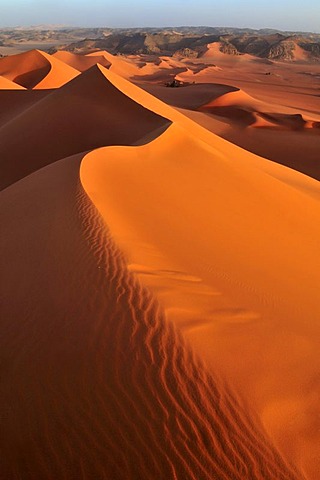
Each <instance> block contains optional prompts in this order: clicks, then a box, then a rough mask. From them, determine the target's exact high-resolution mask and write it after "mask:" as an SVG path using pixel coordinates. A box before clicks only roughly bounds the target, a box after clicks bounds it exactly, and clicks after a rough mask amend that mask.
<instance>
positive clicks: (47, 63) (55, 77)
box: [0, 50, 79, 89]
mask: <svg viewBox="0 0 320 480" xmlns="http://www.w3.org/2000/svg"><path fill="white" fill-rule="evenodd" d="M78 74H79V72H78V71H77V70H75V69H74V68H72V67H70V66H69V65H66V64H65V63H63V62H61V61H60V60H58V59H56V58H54V57H52V56H51V55H48V54H47V53H45V52H41V51H40V50H31V51H29V52H25V53H20V54H18V55H11V56H8V57H4V58H0V75H2V76H3V77H5V78H7V79H8V80H11V81H13V82H15V83H18V84H19V85H22V86H23V87H25V88H39V89H40V88H41V89H45V88H58V87H60V86H61V85H63V84H64V83H66V82H68V81H69V80H71V79H72V78H74V77H76V76H77V75H78Z"/></svg>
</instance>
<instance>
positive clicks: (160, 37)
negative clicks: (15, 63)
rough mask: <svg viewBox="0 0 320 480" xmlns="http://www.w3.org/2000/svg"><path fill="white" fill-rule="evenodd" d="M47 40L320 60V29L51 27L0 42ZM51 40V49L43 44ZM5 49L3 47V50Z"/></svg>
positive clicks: (67, 45) (137, 50)
mask: <svg viewBox="0 0 320 480" xmlns="http://www.w3.org/2000/svg"><path fill="white" fill-rule="evenodd" d="M23 42H34V43H37V42H38V43H39V44H41V42H44V46H43V47H42V49H46V50H47V51H49V52H50V53H53V52H55V51H57V50H62V49H63V50H68V51H70V52H75V53H87V52H90V51H92V50H97V49H102V50H108V51H110V52H111V53H113V54H125V55H130V54H155V55H169V56H172V55H175V56H185V57H192V58H195V57H201V56H202V55H203V54H204V53H205V52H206V51H207V45H208V44H213V43H217V44H218V47H219V49H220V51H221V52H223V53H225V54H228V55H243V54H249V55H254V56H256V57H260V58H266V59H270V60H276V61H312V62H318V61H320V34H313V33H305V32H278V31H276V30H271V29H264V30H253V29H237V28H220V27H219V28H217V27H176V28H162V29H161V28H144V29H138V28H133V29H109V28H88V29H86V28H62V27H61V28H57V29H56V30H55V29H54V27H53V28H51V29H48V30H45V29H44V28H43V27H41V28H34V29H30V28H29V29H22V28H17V29H2V30H0V45H2V46H14V45H19V44H20V45H21V44H22V43H23ZM46 45H47V48H45V47H46ZM0 53H1V52H0Z"/></svg>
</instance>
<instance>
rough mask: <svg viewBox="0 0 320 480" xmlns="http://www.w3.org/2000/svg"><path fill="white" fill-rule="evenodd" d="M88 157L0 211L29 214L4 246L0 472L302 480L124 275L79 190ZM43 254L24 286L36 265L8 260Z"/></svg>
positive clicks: (9, 197) (32, 182)
mask: <svg viewBox="0 0 320 480" xmlns="http://www.w3.org/2000/svg"><path fill="white" fill-rule="evenodd" d="M79 162H80V158H79V156H75V157H72V158H70V159H66V160H63V161H60V162H57V163H55V164H54V165H52V166H49V167H45V168H44V169H42V170H41V171H39V172H36V173H34V174H32V175H30V176H29V177H27V178H26V179H24V180H23V181H21V182H19V183H20V185H18V186H19V188H17V184H15V185H13V186H12V187H10V188H8V189H7V190H6V191H4V192H3V203H2V204H3V209H4V210H3V211H2V212H1V213H2V216H3V217H6V215H9V214H10V216H11V218H12V217H13V218H17V216H18V215H19V214H20V215H22V219H21V220H20V222H15V221H14V220H13V221H12V222H11V233H12V237H11V239H10V241H9V242H5V243H4V245H2V247H3V250H2V251H4V252H5V254H6V258H7V262H6V270H7V271H6V273H7V277H8V285H7V288H6V289H5V292H4V293H5V297H4V298H5V300H6V301H5V302H4V303H5V309H6V308H7V309H8V311H11V316H10V315H4V317H3V320H2V335H1V351H2V355H3V365H4V371H5V372H6V375H5V378H4V381H3V382H2V392H1V398H2V399H3V401H4V403H5V405H6V409H5V410H4V413H5V415H4V419H3V428H2V437H1V448H2V451H4V452H5V455H4V458H6V462H5V463H2V466H1V477H2V478H10V479H38V478H41V479H52V478H59V479H70V478H83V479H93V478H103V479H108V480H109V479H112V480H117V479H119V480H125V479H126V480H128V479H136V480H144V479H145V480H149V479H151V478H152V479H153V478H156V479H159V480H160V479H163V480H167V479H172V480H185V479H190V480H191V479H192V480H199V479H201V480H212V479H219V480H220V479H222V480H230V479H235V480H243V479H244V478H246V479H248V480H251V479H255V480H260V479H263V480H266V479H270V480H271V479H272V480H274V479H279V480H280V479H281V480H290V479H292V480H294V479H297V478H300V477H299V476H298V474H296V473H295V472H294V471H293V470H291V469H290V468H289V467H288V466H287V465H286V464H285V462H284V461H283V460H282V459H281V457H280V456H279V454H278V453H277V452H276V451H275V450H274V448H273V447H272V445H271V444H270V443H269V440H268V439H267V438H266V437H265V436H264V434H263V432H262V431H261V430H260V428H259V426H258V425H257V424H256V422H255V421H254V420H253V419H252V418H250V414H249V412H248V411H247V409H245V407H243V406H242V405H241V402H239V401H238V400H237V399H236V398H235V397H234V396H233V395H232V394H231V393H230V392H228V390H227V389H226V388H225V387H224V385H223V383H222V382H221V381H219V380H217V379H215V378H214V377H213V376H212V375H210V374H209V373H208V372H207V371H206V368H205V367H204V366H203V365H202V363H201V362H200V361H199V360H197V359H196V358H195V356H194V354H193V352H192V350H191V349H190V348H189V346H188V345H186V344H185V342H184V340H183V338H182V337H181V335H180V334H179V333H178V331H177V330H176V329H175V328H174V326H173V324H171V323H168V322H167V320H166V319H165V316H164V314H163V312H162V310H161V308H160V306H159V304H158V303H157V301H156V300H155V299H154V298H153V297H152V296H151V294H150V293H149V292H148V290H146V289H145V288H144V287H143V286H142V285H141V284H140V283H139V282H138V281H137V280H136V279H135V278H134V277H133V275H132V274H131V273H130V272H129V271H128V270H127V268H126V263H125V260H124V258H123V256H122V255H121V253H120V251H119V250H118V248H117V247H116V245H115V244H114V242H113V240H112V238H111V236H110V234H109V233H108V231H107V230H106V227H105V226H104V223H103V221H102V220H101V219H100V217H99V215H98V214H97V212H96V210H95V208H94V206H93V205H92V204H91V202H90V201H89V199H88V198H87V196H86V194H85V193H84V192H83V190H82V187H81V185H80V184H79V181H78V168H79ZM62 178H63V181H62V180H61V179H62ZM49 186H50V188H49ZM58 186H59V188H58ZM22 198H23V199H24V203H23V204H22V205H21V202H17V199H20V200H21V199H22ZM44 198H45V199H46V208H45V209H44V208H43V200H44ZM30 211H32V212H33V218H34V222H33V224H32V226H31V225H30V223H29V222H28V221H27V220H26V218H28V215H30ZM7 212H9V214H8V213H7ZM48 215H50V218H51V226H50V228H49V230H47V228H48V223H47V219H48ZM70 218H72V221H70ZM18 232H20V233H23V238H24V244H23V245H20V247H19V249H17V244H19V240H18ZM62 233H63V236H64V242H61V234H62ZM36 238H37V243H36V244H35V239H36ZM39 249H41V250H43V249H44V250H45V251H46V256H45V257H44V258H43V262H42V263H41V264H37V266H36V267H35V266H34V265H32V268H33V269H34V276H33V278H32V281H31V283H30V285H29V287H28V288H25V285H24V282H23V277H24V275H25V274H26V271H27V268H28V267H27V266H24V265H23V266H20V267H19V265H18V266H17V264H19V258H18V259H16V262H15V263H14V265H15V266H12V265H13V263H12V260H13V255H16V254H17V251H18V252H19V253H18V256H19V255H22V256H23V255H24V254H25V252H26V251H28V252H29V255H30V258H31V257H32V254H33V253H34V251H38V250H39ZM29 268H30V266H29ZM12 270H13V272H12ZM17 270H20V271H19V274H20V275H17V273H18V272H17ZM11 283H13V284H14V285H15V294H18V295H19V298H20V302H18V303H16V304H13V298H12V285H11ZM61 284H62V285H63V291H60V285H61ZM53 286H54V287H53ZM52 288H56V289H58V291H60V296H59V300H58V304H57V303H56V301H55V300H53V299H52V293H53V290H52ZM10 292H11V293H10ZM5 313H6V310H5ZM13 379H14V381H13Z"/></svg>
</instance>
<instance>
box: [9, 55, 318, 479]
mask: <svg viewBox="0 0 320 480" xmlns="http://www.w3.org/2000/svg"><path fill="white" fill-rule="evenodd" d="M99 55H100V56H101V55H103V57H104V58H106V59H107V60H108V61H109V59H110V57H111V56H110V55H109V54H107V52H96V53H95V54H94V55H92V56H93V57H95V56H98V57H99ZM21 58H22V60H23V61H22V63H23V62H24V59H25V58H26V57H21ZM28 58H29V60H30V64H29V67H30V65H31V64H32V62H34V61H35V58H36V60H37V62H38V60H39V64H40V63H41V62H40V59H39V56H38V55H37V54H34V53H32V55H30V56H29V57H28ZM43 58H46V56H44V57H43ZM65 58H66V57H65ZM16 60H17V59H16ZM16 60H15V61H16ZM78 60H79V62H80V63H81V64H82V65H83V67H84V66H85V65H86V64H87V63H86V62H87V60H83V61H82V60H81V59H77V61H78ZM112 60H113V63H112ZM15 61H14V60H12V58H11V60H10V62H8V63H7V65H9V64H10V69H11V72H13V71H14V70H15V69H16V72H18V71H19V72H20V73H19V75H20V74H21V75H24V74H25V73H26V72H30V71H32V69H31V70H30V69H29V70H28V68H29V67H28V65H27V62H26V63H25V64H24V65H22V66H21V69H20V70H19V68H20V66H19V65H18V66H17V65H16V66H15V65H14V62H15ZM41 61H42V60H41ZM55 61H56V62H59V60H58V59H57V58H56V59H55ZM53 63H54V62H53ZM53 63H52V64H51V63H50V65H53ZM110 63H112V65H111V67H110V69H107V68H104V67H103V66H101V65H99V64H97V65H94V66H92V67H91V68H89V69H88V70H86V71H84V72H83V73H81V74H80V75H78V76H77V77H76V78H74V79H72V80H71V81H70V82H69V83H67V84H65V85H63V86H61V88H58V89H56V90H52V91H50V90H49V91H42V90H41V91H36V90H35V91H28V90H21V91H15V90H12V91H0V101H1V98H3V103H2V105H3V107H4V110H5V112H4V113H3V114H2V113H1V115H0V162H1V169H2V188H3V190H2V191H1V192H0V195H1V203H0V215H1V225H3V226H4V235H1V237H0V244H1V251H2V263H1V269H0V271H1V291H2V303H1V322H0V345H1V352H2V353H1V354H2V366H3V375H2V383H1V395H0V398H1V402H2V405H1V409H2V411H3V412H4V415H3V420H2V429H1V435H0V446H1V451H2V458H3V459H4V460H3V462H2V464H1V466H0V477H1V478H4V479H13V480H18V479H19V480H21V479H22V480H29V479H30V480H34V479H48V480H49V479H50V480H51V479H52V478H57V479H63V478H65V479H66V480H69V479H71V478H75V479H78V478H79V479H81V478H82V479H95V478H107V479H111V478H112V479H114V480H150V479H159V480H160V479H161V480H162V479H165V480H212V479H219V480H231V479H235V480H280V479H281V480H298V479H300V480H303V479H304V480H318V472H319V470H320V463H319V458H320V450H319V445H320V434H319V429H318V428H317V427H318V405H319V381H318V376H319V375H318V373H319V368H320V364H319V355H318V351H319V338H320V335H319V334H320V332H319V322H318V318H319V316H320V310H319V302H318V288H317V286H318V284H320V277H319V275H320V273H319V272H320V265H319V254H318V250H319V242H320V228H319V225H318V223H319V222H317V218H318V217H319V213H320V190H319V183H318V182H317V181H315V180H313V179H312V178H309V177H307V176H305V175H302V174H300V173H298V172H297V171H294V170H292V169H289V168H286V167H283V166H282V165H278V164H277V163H274V162H270V161H268V160H266V159H263V158H261V157H259V156H257V155H254V154H252V153H250V152H248V151H247V150H245V149H243V148H239V147H238V146H236V145H234V144H232V143H229V142H228V141H226V140H224V139H223V138H220V137H218V136H217V135H214V134H213V133H212V132H210V131H209V129H208V128H209V127H208V128H203V126H201V125H200V124H199V123H196V122H195V121H194V120H193V119H192V118H191V116H192V115H193V118H194V119H197V120H199V122H200V123H201V122H202V121H203V122H204V123H205V121H204V120H203V119H204V118H205V119H207V120H206V121H207V122H208V125H209V123H210V122H211V121H212V122H214V124H215V128H216V127H217V125H218V123H219V125H220V127H221V126H222V125H225V124H223V122H222V121H221V120H220V121H218V120H216V119H215V118H214V117H213V116H212V115H211V114H210V115H208V114H205V113H201V112H199V111H193V112H192V111H191V110H188V111H186V110H180V111H179V110H178V109H176V108H173V107H172V106H170V105H168V104H167V103H164V101H161V100H160V99H158V98H156V97H154V96H153V95H150V94H149V93H148V92H147V91H144V90H142V89H141V88H139V87H137V86H136V85H134V84H132V83H131V82H129V81H127V80H126V79H125V78H122V77H121V76H119V75H117V73H116V71H118V72H119V73H121V74H123V76H124V77H126V78H129V77H131V76H132V72H134V71H140V73H141V72H142V71H143V67H142V68H141V65H140V66H138V65H135V64H134V60H133V59H131V60H130V62H129V61H126V60H124V59H121V58H117V57H114V59H111V60H110ZM0 65H1V63H0ZM2 65H3V64H2ZM33 65H34V64H33ZM59 65H60V64H59ZM62 65H64V64H62ZM132 65H133V67H134V68H133V67H132ZM159 65H161V63H159ZM56 66H57V64H56ZM66 66H67V65H66ZM22 67H23V68H22ZM39 68H40V69H41V67H39ZM61 68H62V67H61ZM63 68H64V67H63ZM63 68H62V70H61V71H64V70H63ZM174 68H175V66H172V69H174ZM246 68H247V67H246ZM248 68H249V67H248ZM59 69H60V67H59ZM151 69H152V70H153V69H154V73H155V74H156V70H157V65H155V64H154V66H152V67H151ZM53 70H54V68H53ZM167 70H168V71H170V69H167ZM22 71H24V72H25V73H24V74H23V73H22ZM59 71H60V70H59ZM0 73H1V72H0ZM38 73H39V72H38ZM42 74H43V72H42ZM134 75H135V74H134ZM218 75H222V72H218ZM243 75H244V73H243ZM57 76H59V75H57ZM27 77H28V79H30V78H31V75H30V76H28V75H27ZM43 78H44V81H45V82H48V83H50V82H49V81H48V78H49V77H47V76H45V77H43ZM56 78H57V77H56ZM141 78H142V80H141V82H143V81H144V80H143V76H141ZM34 80H35V78H34ZM50 81H51V80H50ZM40 82H41V80H40ZM221 83H223V82H221ZM146 89H148V90H149V91H151V92H154V93H155V94H158V95H159V97H162V98H163V99H164V100H165V99H166V101H167V102H168V103H171V104H172V105H175V104H177V102H178V104H179V105H180V106H184V107H185V108H193V109H197V108H198V107H199V105H209V106H210V108H213V105H216V108H235V105H236V103H238V104H239V105H238V107H239V108H240V109H243V110H244V109H246V108H248V109H251V111H250V113H251V114H252V116H253V119H254V121H256V120H257V119H260V118H262V117H259V112H257V111H256V105H254V103H255V99H254V95H253V94H252V96H251V91H249V92H248V94H247V95H246V94H245V93H244V91H243V92H242V91H241V89H240V87H237V86H236V85H235V87H232V86H228V85H216V86H211V87H209V86H206V85H202V86H197V85H190V86H189V87H183V88H181V89H166V87H160V86H155V85H153V86H149V87H146ZM162 89H165V90H162ZM175 91H177V96H176V97H175V95H176V94H175V93H174V92H175ZM233 93H234V94H237V95H233ZM22 95H23V96H22ZM188 95H194V97H193V98H192V99H188V98H187V97H188ZM248 97H249V98H248ZM306 98H307V97H306ZM229 100H230V101H229ZM216 101H217V102H218V103H219V102H220V105H218V106H217V104H216V103H215V102H216ZM257 102H260V103H259V105H261V104H263V105H264V106H265V105H268V103H267V102H265V100H264V99H263V101H262V100H261V101H260V100H257ZM274 105H275V103H273V108H274ZM294 111H295V110H294V108H291V107H289V106H287V107H286V106H284V107H283V109H278V108H277V109H273V110H271V107H270V108H269V109H268V108H267V109H266V110H264V114H265V116H264V117H263V118H264V119H265V118H267V116H268V119H269V120H270V121H271V122H272V124H273V123H276V122H279V121H280V120H281V121H286V122H291V121H292V120H293V117H292V114H293V112H294ZM185 112H187V113H188V112H189V113H188V115H190V118H189V117H188V116H186V115H185V114H184V113H185ZM296 113H297V114H298V115H299V114H300V111H298V112H297V111H296ZM310 114H312V112H310V109H306V118H307V117H308V116H310ZM230 115H231V114H230ZM281 115H285V118H282V117H281ZM279 116H280V117H281V118H280V117H279ZM314 116H315V118H316V114H314ZM230 118H231V117H230ZM295 118H296V120H298V117H297V116H296V117H295ZM303 118H304V117H303ZM200 119H201V120H200ZM299 119H300V120H299V121H301V120H303V119H302V117H299ZM269 120H268V121H269ZM308 121H309V120H308ZM210 125H211V124H210ZM227 126H228V124H227ZM220 127H219V128H220ZM238 131H239V132H244V131H245V132H252V134H259V132H262V133H264V132H268V133H270V134H275V131H274V130H272V129H271V128H264V129H263V128H251V129H243V128H241V130H240V129H239V130H238ZM230 132H233V133H234V132H237V130H236V129H235V128H233V127H232V125H231V124H230ZM276 133H277V134H281V135H282V134H283V135H289V134H290V135H292V136H294V138H300V137H298V135H304V137H303V138H305V137H306V136H308V135H309V137H308V138H312V139H314V140H315V141H316V139H317V138H318V137H317V136H316V129H315V128H314V129H310V132H305V131H303V132H302V131H296V130H294V129H292V128H291V129H290V130H288V131H279V130H276ZM250 134H251V133H248V135H250ZM242 135H243V133H242ZM243 136H244V135H243ZM17 139H18V140H19V141H17ZM271 141H272V139H271V140H270V142H269V143H271ZM97 147H103V148H97ZM88 152H89V153H88ZM300 163H301V162H300Z"/></svg>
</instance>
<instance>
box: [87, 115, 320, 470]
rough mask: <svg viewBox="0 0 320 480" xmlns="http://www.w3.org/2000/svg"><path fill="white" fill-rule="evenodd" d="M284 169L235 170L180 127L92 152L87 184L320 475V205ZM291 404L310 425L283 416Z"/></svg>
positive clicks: (196, 342) (138, 265)
mask: <svg viewBox="0 0 320 480" xmlns="http://www.w3.org/2000/svg"><path fill="white" fill-rule="evenodd" d="M260 162H262V160H261V159H260ZM133 165H134V168H132V166H133ZM287 170H288V169H287ZM277 171H278V166H277V165H275V171H274V175H271V174H270V173H269V172H268V173H266V172H265V171H264V168H263V165H262V168H260V169H255V168H252V163H251V159H250V158H248V159H247V161H246V160H245V158H244V157H243V158H241V159H238V160H237V162H236V161H235V160H234V161H231V160H230V157H229V152H228V150H226V152H225V155H222V153H220V152H219V153H217V151H216V149H214V148H211V147H210V146H209V145H208V144H206V143H203V142H202V141H201V140H199V139H196V138H194V137H193V136H192V135H191V133H190V132H188V133H186V131H185V130H184V129H183V128H182V127H181V126H178V125H175V124H174V125H172V126H171V127H169V129H168V130H167V131H166V132H165V133H164V134H163V135H162V136H161V137H159V138H158V139H156V140H154V141H153V142H151V143H150V144H147V145H144V146H141V147H108V148H105V149H104V148H101V149H99V150H96V151H94V152H91V153H89V154H88V155H86V156H85V158H84V159H83V161H82V163H81V169H80V178H81V183H82V185H83V187H84V189H85V191H86V192H87V194H88V195H89V197H90V198H91V200H92V202H93V203H94V205H95V206H96V207H97V209H98V210H99V212H100V213H101V215H102V216H103V218H104V219H105V221H106V223H107V224H108V225H109V227H110V230H111V232H112V235H113V236H114V238H115V240H116V242H117V243H118V244H119V245H120V246H121V248H122V249H123V250H124V252H125V253H126V255H127V258H128V264H129V265H130V269H131V271H133V272H135V273H136V274H137V275H138V276H139V278H141V280H142V281H143V283H144V284H145V285H147V286H148V287H149V288H151V290H152V291H153V292H154V294H156V295H157V297H158V298H159V299H160V301H161V304H162V305H164V306H165V309H166V314H167V316H168V318H169V319H170V320H172V321H173V322H174V323H176V324H178V325H179V326H180V328H182V329H183V330H184V332H185V334H186V335H187V337H188V339H189V340H190V341H191V343H192V345H193V346H194V348H195V349H196V351H200V352H201V355H203V356H204V357H205V358H206V359H207V361H208V362H209V363H210V364H211V365H213V366H218V370H219V371H221V372H223V374H224V376H225V377H226V378H228V379H229V380H230V381H231V383H233V384H235V385H237V388H239V389H240V391H241V393H242V394H243V395H244V396H245V397H247V398H250V401H251V402H252V404H253V406H254V407H255V408H256V409H257V410H258V412H259V414H260V416H261V418H262V419H263V422H264V425H265V428H266V429H267V431H268V433H269V434H270V435H271V436H272V438H273V439H274V441H275V443H276V444H277V446H278V448H280V450H281V451H282V452H284V453H285V455H286V456H287V458H289V459H290V460H291V461H292V462H293V463H296V464H297V465H299V468H301V469H302V470H303V471H305V470H306V471H309V470H310V469H312V468H313V469H315V471H316V469H317V467H316V466H317V465H318V464H317V460H316V459H317V458H319V447H318V445H319V444H320V437H319V435H318V434H315V433H314V430H313V427H312V425H314V422H315V421H316V420H315V417H316V415H317V402H316V392H317V387H316V385H314V386H313V387H311V385H312V382H313V379H314V378H315V377H316V375H317V372H318V371H319V368H320V364H319V357H318V353H317V352H318V346H317V338H319V326H318V324H317V322H316V320H315V319H316V318H318V316H319V315H320V310H319V302H318V294H317V292H316V290H315V288H314V286H315V285H317V284H318V282H320V276H319V275H320V274H319V272H320V269H319V265H318V262H317V261H316V259H317V258H318V253H317V252H318V245H319V241H320V232H319V228H318V225H316V224H315V223H314V219H315V218H317V217H318V216H319V213H320V203H319V197H318V198H314V196H313V195H312V190H311V191H310V193H311V194H310V195H306V194H305V192H306V191H308V186H309V179H308V178H307V177H305V176H303V175H300V174H299V173H296V172H294V174H295V177H296V181H297V184H298V183H299V182H301V183H302V182H305V186H304V187H305V188H304V189H300V188H298V189H296V188H293V187H292V185H291V184H292V178H290V181H289V182H288V184H286V183H285V182H284V181H281V182H279V180H278V178H277ZM290 175H291V172H290ZM311 183H313V186H314V187H315V186H316V185H317V182H311ZM317 189H318V195H319V188H318V186H317ZM155 199H157V201H155ZM289 212H290V213H289ZM195 225H196V226H197V228H196V229H194V226H195ZM261 272H263V275H261ZM194 278H197V279H200V281H196V282H195V281H193V279H194ZM297 278H299V279H300V281H299V283H297V281H296V279H297ZM293 299H294V301H293ZM279 322H280V325H279ZM243 335H245V336H247V337H248V338H250V341H249V343H248V344H247V343H246V351H245V352H244V351H243ZM301 337H303V338H305V339H306V340H305V341H303V342H301V341H300V340H299V339H300V338H301ZM288 339H289V341H288ZM237 358H241V359H242V361H241V363H240V364H239V362H238V361H237V360H236V359H237ZM293 364H294V365H296V364H299V368H296V369H295V370H294V369H293V366H292V365H293ZM284 372H286V373H284ZM284 376H285V377H286V382H284V381H283V378H284ZM301 388H302V389H305V393H304V394H303V395H301ZM284 401H287V402H290V403H291V405H292V408H293V411H295V412H296V415H299V422H293V423H292V422H291V417H290V418H288V417H287V416H285V415H284V412H283V413H282V414H281V415H280V416H279V415H277V416H275V415H276V412H277V406H278V408H282V407H281V405H282V404H283V402H284ZM271 405H273V407H272V408H271ZM278 416H279V418H278ZM303 417H304V420H303ZM275 418H276V421H275ZM310 437H311V438H313V440H312V441H310ZM304 444H308V448H309V451H308V453H307V452H304V448H303V445H304ZM310 478H313V477H310Z"/></svg>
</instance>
